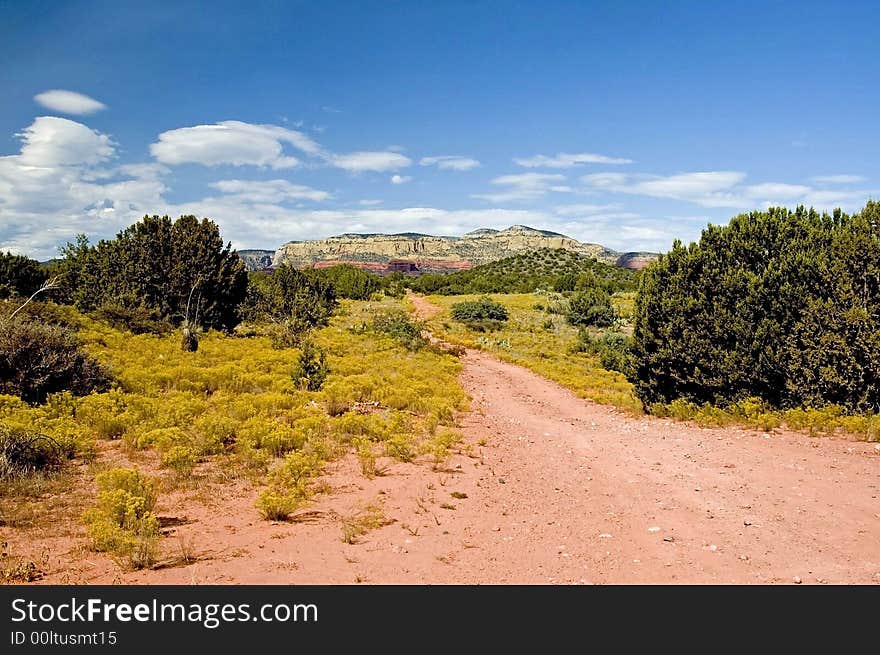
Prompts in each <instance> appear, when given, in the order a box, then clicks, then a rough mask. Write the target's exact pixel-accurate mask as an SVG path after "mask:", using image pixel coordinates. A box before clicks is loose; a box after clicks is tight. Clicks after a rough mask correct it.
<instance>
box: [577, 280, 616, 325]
mask: <svg viewBox="0 0 880 655" xmlns="http://www.w3.org/2000/svg"><path fill="white" fill-rule="evenodd" d="M566 318H567V319H568V322H569V323H571V324H572V325H577V326H580V327H609V326H611V325H614V321H615V319H616V318H617V317H616V315H615V313H614V307H612V306H611V296H610V295H609V294H608V292H607V291H605V290H604V289H599V288H596V287H593V288H588V289H585V290H583V291H577V292H575V293H574V294H572V296H571V297H570V298H569V299H568V312H567V313H566Z"/></svg>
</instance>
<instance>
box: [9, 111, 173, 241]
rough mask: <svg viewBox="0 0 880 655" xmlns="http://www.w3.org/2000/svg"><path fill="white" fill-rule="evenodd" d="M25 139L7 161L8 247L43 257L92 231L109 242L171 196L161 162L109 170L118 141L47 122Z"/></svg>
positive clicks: (38, 123)
mask: <svg viewBox="0 0 880 655" xmlns="http://www.w3.org/2000/svg"><path fill="white" fill-rule="evenodd" d="M19 137H20V138H21V141H22V146H21V150H20V152H19V154H16V155H9V156H5V157H0V249H4V248H8V249H13V250H16V251H19V252H26V253H27V254H30V255H31V256H38V257H40V258H44V257H52V256H55V255H57V247H58V246H59V245H61V244H64V243H65V242H67V241H69V240H72V239H73V237H74V236H75V235H76V234H78V233H80V232H85V233H88V234H92V235H97V236H101V237H106V236H109V235H111V234H113V233H115V232H116V231H118V230H119V229H120V228H121V227H123V226H125V225H127V224H128V223H131V222H132V221H134V220H136V219H137V218H138V217H140V216H143V214H144V213H146V212H147V211H154V209H155V207H156V206H157V205H158V204H159V203H160V202H161V198H162V195H163V194H164V193H165V192H166V191H167V189H166V187H165V185H164V183H163V182H162V180H161V175H162V168H161V167H160V166H157V165H155V164H146V165H126V166H120V167H117V168H115V169H107V168H102V165H103V164H105V163H106V162H107V161H109V160H110V159H112V158H113V157H114V156H115V148H114V144H113V142H112V141H111V139H110V137H108V136H107V135H105V134H101V133H100V132H96V131H94V130H92V129H90V128H88V127H86V126H85V125H82V124H80V123H76V122H74V121H70V120H67V119H63V118H56V117H45V116H44V117H39V118H36V119H35V120H34V122H33V123H32V124H31V125H30V126H29V127H27V128H26V129H24V130H23V131H22V132H21V134H19Z"/></svg>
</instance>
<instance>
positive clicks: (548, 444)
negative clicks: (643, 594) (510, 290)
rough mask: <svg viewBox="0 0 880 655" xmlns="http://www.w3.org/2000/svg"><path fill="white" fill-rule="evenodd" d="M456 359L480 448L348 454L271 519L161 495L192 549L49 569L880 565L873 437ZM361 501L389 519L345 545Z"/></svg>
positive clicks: (141, 577)
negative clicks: (443, 455)
mask: <svg viewBox="0 0 880 655" xmlns="http://www.w3.org/2000/svg"><path fill="white" fill-rule="evenodd" d="M414 302H415V303H416V306H417V310H418V311H419V312H420V313H421V314H422V315H427V314H428V313H430V312H432V311H436V308H434V307H433V306H431V305H428V304H427V303H426V302H425V301H424V300H422V299H420V298H415V299H414ZM463 361H464V371H463V374H462V377H461V381H462V384H463V385H464V387H465V389H466V390H467V392H468V393H469V394H470V395H471V396H472V397H473V406H472V411H471V412H470V413H468V414H467V415H466V416H465V417H463V421H462V429H463V432H464V436H465V443H466V444H470V446H471V449H470V453H468V454H462V455H458V456H456V457H454V458H453V459H452V460H451V461H450V462H449V465H448V468H447V469H446V470H444V471H434V470H432V468H431V466H430V464H427V463H420V464H402V463H393V464H391V465H390V466H389V468H388V470H387V472H386V474H385V475H384V476H381V477H376V478H374V479H366V478H364V477H363V475H361V472H360V470H359V468H358V465H357V463H356V462H355V461H354V459H353V458H352V457H348V458H346V459H343V460H341V461H339V462H336V463H334V464H333V465H332V467H331V472H330V475H329V477H328V478H327V480H326V481H327V483H328V493H326V494H322V495H321V496H319V497H318V500H317V502H316V503H315V505H314V506H313V507H311V508H309V511H308V512H306V513H303V514H300V515H299V517H300V518H301V519H303V520H302V521H301V522H297V523H268V522H266V521H262V520H260V519H259V518H258V517H257V515H256V511H255V509H254V500H255V498H256V495H257V493H258V490H257V489H254V488H253V487H251V486H248V485H244V484H242V483H240V482H235V483H232V484H231V485H229V486H227V487H224V489H223V491H222V493H218V494H216V495H215V497H213V498H211V499H209V501H208V502H207V504H206V505H193V504H190V503H183V502H180V503H178V504H176V505H175V502H174V500H173V499H171V500H166V501H163V502H165V505H164V506H160V507H159V510H160V513H164V514H166V515H170V516H172V517H175V519H176V522H177V523H178V526H177V527H175V528H173V529H172V530H171V531H170V532H169V535H168V537H167V538H166V539H165V540H164V541H165V542H166V551H167V550H168V548H169V546H167V544H172V545H173V544H174V543H175V541H176V542H178V543H179V544H180V546H179V548H180V549H181V551H182V552H184V551H185V552H186V553H187V554H188V559H189V560H195V562H194V563H189V564H187V565H179V564H178V565H174V566H167V567H165V568H160V569H157V570H151V571H141V572H134V573H125V574H120V573H119V572H118V571H119V570H118V569H117V568H116V567H115V566H114V565H113V564H112V563H111V562H109V560H107V559H106V558H103V559H102V558H99V557H98V556H96V555H95V554H91V555H89V556H88V557H86V558H82V556H80V557H78V558H77V559H76V560H75V561H74V562H70V563H66V564H64V565H63V566H58V567H56V568H55V571H54V572H53V573H51V574H50V575H48V576H47V577H46V581H48V582H58V581H66V582H109V581H112V580H114V579H115V580H116V581H118V582H125V583H183V584H190V583H214V582H216V583H232V582H234V583H360V582H364V583H685V582H687V583H797V582H802V583H805V584H806V583H823V582H825V583H880V498H878V496H880V489H878V484H880V446H878V445H875V444H866V443H857V442H850V441H846V440H843V439H832V438H821V439H820V438H811V437H809V436H807V435H804V434H790V433H783V434H779V433H773V434H763V433H760V432H754V431H749V430H742V429H736V428H725V429H701V428H699V427H695V426H691V425H686V424H682V423H676V422H673V421H669V420H658V419H652V418H646V417H641V418H632V417H628V416H625V415H622V414H620V413H618V412H616V411H615V410H613V409H611V408H609V407H605V406H601V405H596V404H593V403H590V402H588V401H584V400H582V399H580V398H577V397H575V396H574V395H573V394H571V393H570V392H568V391H567V390H565V389H563V388H562V387H560V386H559V385H557V384H555V383H553V382H550V381H548V380H546V379H544V378H541V377H539V376H537V375H535V374H533V373H531V372H529V371H527V370H525V369H522V368H520V367H517V366H514V365H511V364H506V363H503V362H500V361H498V360H496V359H495V358H493V357H491V356H489V355H487V354H483V353H480V352H468V353H467V354H466V355H465V356H464V358H463ZM368 504H371V505H373V506H376V507H380V508H381V512H382V514H383V516H384V517H385V519H386V521H387V525H385V526H384V527H381V528H378V529H374V530H371V531H369V532H367V533H366V534H364V535H363V536H362V537H359V538H357V539H355V540H353V541H355V543H346V542H345V541H344V539H343V534H344V527H345V519H346V517H348V518H349V519H351V517H352V516H354V515H356V514H357V513H358V512H360V511H361V510H362V509H363V508H364V507H365V506H366V505H368ZM62 546H63V544H58V546H57V547H56V548H55V551H56V552H58V551H59V550H60V549H61V547H62Z"/></svg>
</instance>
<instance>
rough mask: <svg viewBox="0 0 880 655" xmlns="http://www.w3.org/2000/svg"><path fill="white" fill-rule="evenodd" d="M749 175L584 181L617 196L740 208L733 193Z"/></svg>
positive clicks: (617, 176) (612, 176)
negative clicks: (619, 194)
mask: <svg viewBox="0 0 880 655" xmlns="http://www.w3.org/2000/svg"><path fill="white" fill-rule="evenodd" d="M745 176H746V174H745V173H741V172H738V171H701V172H696V173H680V174H677V175H668V176H660V175H627V174H624V173H595V174H592V175H584V176H583V177H581V181H582V182H583V183H584V184H586V185H587V186H588V187H591V188H594V189H600V190H602V191H610V192H614V193H628V194H634V195H642V196H651V197H654V198H672V199H675V200H687V201H689V202H695V203H697V204H700V205H704V206H706V207H739V206H742V199H741V198H738V197H735V196H733V195H732V194H730V193H729V192H730V190H731V189H733V188H734V187H735V186H736V185H737V184H738V183H739V182H741V181H742V180H743V179H745Z"/></svg>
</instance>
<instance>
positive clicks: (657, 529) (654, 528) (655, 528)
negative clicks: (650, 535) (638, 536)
mask: <svg viewBox="0 0 880 655" xmlns="http://www.w3.org/2000/svg"><path fill="white" fill-rule="evenodd" d="M648 532H660V528H658V527H653V528H648Z"/></svg>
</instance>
